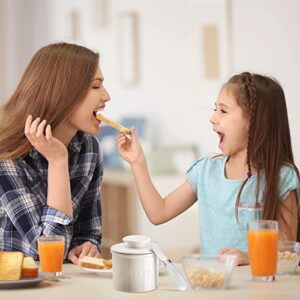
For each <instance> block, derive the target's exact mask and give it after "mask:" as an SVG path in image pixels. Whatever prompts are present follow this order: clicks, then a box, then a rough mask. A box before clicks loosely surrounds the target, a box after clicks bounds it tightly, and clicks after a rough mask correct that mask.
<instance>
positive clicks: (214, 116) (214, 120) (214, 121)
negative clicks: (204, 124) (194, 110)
mask: <svg viewBox="0 0 300 300" xmlns="http://www.w3.org/2000/svg"><path fill="white" fill-rule="evenodd" d="M209 122H210V123H212V124H215V123H216V112H214V113H213V114H212V115H211V117H210V118H209Z"/></svg>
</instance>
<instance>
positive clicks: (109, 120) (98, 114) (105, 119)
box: [96, 112, 130, 134]
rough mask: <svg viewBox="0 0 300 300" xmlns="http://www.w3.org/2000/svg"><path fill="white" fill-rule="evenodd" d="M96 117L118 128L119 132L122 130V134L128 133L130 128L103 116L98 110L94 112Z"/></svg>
mask: <svg viewBox="0 0 300 300" xmlns="http://www.w3.org/2000/svg"><path fill="white" fill-rule="evenodd" d="M96 119H97V120H99V121H101V122H104V123H105V124H107V125H108V126H111V127H113V128H116V129H117V130H119V131H120V132H122V133H124V134H130V129H128V128H126V127H124V126H123V125H121V124H119V123H118V122H115V121H113V120H111V119H109V118H107V117H104V116H103V115H101V114H100V113H98V112H96Z"/></svg>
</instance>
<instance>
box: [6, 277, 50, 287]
mask: <svg viewBox="0 0 300 300" xmlns="http://www.w3.org/2000/svg"><path fill="white" fill-rule="evenodd" d="M43 280H45V275H43V274H39V276H38V277H35V278H24V279H20V280H0V289H19V288H28V287H34V286H37V285H38V284H39V283H40V282H41V281H43Z"/></svg>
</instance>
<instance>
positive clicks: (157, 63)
mask: <svg viewBox="0 0 300 300" xmlns="http://www.w3.org/2000/svg"><path fill="white" fill-rule="evenodd" d="M299 13H300V1H298V0H289V1H284V0H264V1H261V0H252V1H247V0H0V100H1V101H5V99H7V98H8V97H9V95H10V94H11V92H12V91H13V90H14V88H15V86H16V84H17V82H18V80H19V78H20V76H21V74H22V71H23V70H24V68H25V66H26V65H27V63H28V61H29V59H30V57H31V56H32V54H33V53H34V52H35V51H36V50H37V49H38V48H40V47H41V46H43V45H46V44H48V43H51V42H54V41H68V42H75V43H79V44H82V45H85V46H87V47H90V48H92V49H95V50H97V51H98V52H99V53H100V57H101V58H100V65H101V68H102V71H103V74H104V77H105V85H106V88H107V89H108V91H109V92H110V95H111V98H112V100H111V102H110V103H109V104H108V105H107V108H106V115H107V116H108V117H111V118H113V119H116V120H119V121H122V122H123V123H124V124H126V125H128V126H129V125H131V124H135V125H136V126H137V128H138V133H139V135H140V137H141V140H142V143H143V145H144V148H145V151H146V154H147V157H148V159H149V165H150V169H151V173H152V175H153V179H154V181H155V183H157V185H158V188H159V190H160V191H161V192H162V193H167V192H168V191H169V190H170V189H172V188H174V187H175V186H176V185H177V184H179V183H180V182H181V181H182V180H184V172H185V170H186V168H187V167H188V166H189V165H190V164H191V163H192V162H193V161H194V160H195V159H197V158H198V157H201V156H202V155H205V154H208V153H214V152H218V147H217V146H218V137H217V136H216V134H215V133H214V132H213V131H212V129H211V125H210V124H209V122H208V119H209V117H210V115H211V114H212V111H213V108H214V102H215V100H216V98H217V95H218V91H219V89H220V87H221V85H222V83H224V82H225V81H226V80H227V79H228V78H229V76H231V75H232V74H234V73H237V72H241V71H245V70H248V71H251V72H257V73H262V74H266V75H270V76H274V77H276V78H277V79H278V80H279V81H280V83H281V84H282V86H283V88H284V90H285V93H286V98H287V103H288V110H289V117H290V127H291V134H292V141H293V147H294V154H295V159H296V163H297V164H298V165H299V163H300V139H299V137H298V136H299V133H300V119H299V117H298V111H299V110H300V104H299V100H298V99H299V90H298V87H299V83H300V58H299V53H300V39H299V38H298V37H299V33H300V21H299ZM114 134H115V133H114V132H112V131H111V130H109V129H108V128H103V136H102V137H101V139H102V141H103V145H104V150H105V159H106V164H107V166H106V167H107V172H106V174H107V175H105V176H106V177H105V180H104V188H103V193H104V194H103V199H102V201H105V203H103V207H104V208H105V210H106V211H107V215H109V216H110V217H109V218H105V220H104V225H103V226H104V233H105V234H104V245H105V244H106V248H107V249H106V250H107V251H109V250H108V248H109V245H110V244H112V243H114V242H116V241H118V240H119V239H120V237H121V236H122V235H124V234H129V233H144V234H148V235H149V236H151V237H152V238H153V239H156V240H158V241H159V242H160V244H161V245H162V247H163V248H164V249H165V250H166V251H167V252H168V253H169V255H171V256H173V257H178V256H180V255H184V254H186V253H187V252H188V251H193V250H195V249H197V247H198V246H199V236H198V211H197V209H198V208H197V205H194V207H192V208H191V209H189V210H188V211H187V212H185V213H184V214H183V215H182V216H180V217H179V218H177V219H176V220H172V221H170V222H169V223H167V224H164V225H161V226H159V227H155V226H153V225H151V224H150V223H149V222H148V221H147V219H146V216H145V215H144V213H143V211H142V210H141V207H140V205H139V204H138V200H137V196H136V193H135V189H134V185H133V182H132V178H131V176H130V173H129V172H128V171H127V168H126V166H125V165H124V164H123V163H122V162H121V161H120V160H119V159H118V157H117V156H116V153H115V147H114V142H113V138H112V136H113V135H114ZM104 199H105V200H104ZM121 207H122V209H121ZM124 211H127V213H126V214H125V216H124V215H122V212H124ZM108 219H109V220H110V221H109V220H108ZM113 220H114V221H113Z"/></svg>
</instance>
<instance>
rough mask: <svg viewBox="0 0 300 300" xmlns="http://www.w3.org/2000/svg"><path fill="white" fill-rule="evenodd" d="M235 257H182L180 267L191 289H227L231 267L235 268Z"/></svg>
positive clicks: (202, 255)
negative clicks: (181, 266)
mask: <svg viewBox="0 0 300 300" xmlns="http://www.w3.org/2000/svg"><path fill="white" fill-rule="evenodd" d="M236 259H237V256H236V255H223V256H221V257H218V256H216V255H204V254H200V255H193V256H188V257H184V258H183V259H182V265H183V268H184V271H185V274H186V277H187V279H188V281H189V283H190V285H191V287H192V288H193V289H200V288H217V289H227V288H228V287H229V286H230V279H231V274H232V270H233V267H234V266H236Z"/></svg>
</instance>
